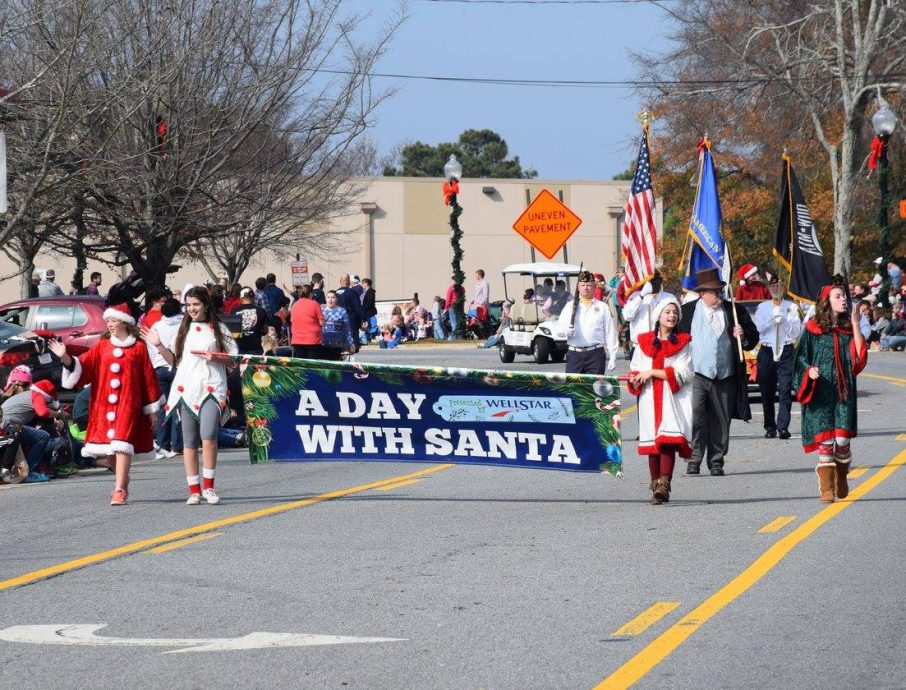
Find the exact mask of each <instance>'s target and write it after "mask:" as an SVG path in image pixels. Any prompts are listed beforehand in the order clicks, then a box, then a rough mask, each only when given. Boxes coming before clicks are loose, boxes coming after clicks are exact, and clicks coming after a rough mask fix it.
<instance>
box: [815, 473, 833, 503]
mask: <svg viewBox="0 0 906 690" xmlns="http://www.w3.org/2000/svg"><path fill="white" fill-rule="evenodd" d="M836 472H837V468H836V467H835V466H834V465H818V466H817V467H816V468H815V474H817V475H818V486H819V488H820V490H821V495H820V499H821V502H822V503H833V502H834V475H835V474H836Z"/></svg>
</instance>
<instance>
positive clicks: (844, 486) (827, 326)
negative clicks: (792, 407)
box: [794, 285, 868, 503]
mask: <svg viewBox="0 0 906 690" xmlns="http://www.w3.org/2000/svg"><path fill="white" fill-rule="evenodd" d="M846 302H847V300H846V288H845V287H844V286H840V285H826V286H825V287H824V288H822V290H821V297H820V299H819V300H818V303H817V304H816V305H815V318H814V319H812V320H811V321H809V322H808V323H806V325H805V329H804V330H803V333H802V339H801V340H800V341H799V345H798V347H797V348H796V367H795V372H794V376H795V381H796V382H797V386H798V388H797V390H796V399H797V400H798V401H799V403H800V404H801V405H802V445H803V447H804V448H805V452H806V453H813V452H814V451H816V450H817V451H818V464H817V467H815V473H816V474H817V475H818V485H819V490H820V499H821V501H822V502H823V503H833V502H834V496H835V495H836V497H837V498H846V496H847V495H849V485H848V483H847V479H846V477H847V474H848V473H849V466H850V461H851V458H852V453H851V449H850V439H853V438H855V437H856V433H857V430H858V425H857V417H856V406H857V394H856V376H857V375H858V374H859V373H860V372H861V371H862V370H863V369H864V368H865V365H866V364H867V363H868V348H867V347H866V345H865V338H864V337H863V336H862V333H861V331H860V330H859V312H858V307H857V306H853V308H852V310H850V311H849V313H847V305H846Z"/></svg>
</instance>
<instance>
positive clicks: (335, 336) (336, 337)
mask: <svg viewBox="0 0 906 690" xmlns="http://www.w3.org/2000/svg"><path fill="white" fill-rule="evenodd" d="M326 299H327V304H325V305H323V306H322V307H321V313H322V314H323V315H324V323H323V325H322V326H321V352H322V355H323V357H324V359H330V360H334V361H339V360H340V359H342V358H343V353H344V352H345V353H347V354H350V355H354V354H355V343H354V342H352V331H350V329H349V314H347V313H346V310H345V309H343V307H341V306H339V305H338V303H337V293H336V292H334V291H333V290H328V291H327V295H326Z"/></svg>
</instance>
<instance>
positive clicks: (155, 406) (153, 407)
mask: <svg viewBox="0 0 906 690" xmlns="http://www.w3.org/2000/svg"><path fill="white" fill-rule="evenodd" d="M163 404H164V396H160V398H159V399H157V400H155V401H154V402H152V403H148V404H147V405H145V406H144V407H142V414H151V413H153V412H157V411H158V410H159V409H160V408H161V405H163Z"/></svg>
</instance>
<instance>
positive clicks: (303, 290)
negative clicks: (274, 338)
mask: <svg viewBox="0 0 906 690" xmlns="http://www.w3.org/2000/svg"><path fill="white" fill-rule="evenodd" d="M289 320H290V325H291V328H290V337H289V342H290V344H292V346H293V357H300V358H301V359H320V358H321V327H322V326H323V325H324V314H323V313H322V312H321V305H320V304H318V303H317V302H316V301H315V300H314V299H312V296H311V287H309V286H308V285H303V286H301V287H300V288H299V299H297V300H296V303H295V304H293V308H292V310H291V311H290V317H289Z"/></svg>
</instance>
